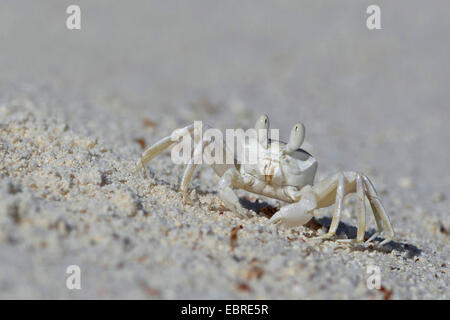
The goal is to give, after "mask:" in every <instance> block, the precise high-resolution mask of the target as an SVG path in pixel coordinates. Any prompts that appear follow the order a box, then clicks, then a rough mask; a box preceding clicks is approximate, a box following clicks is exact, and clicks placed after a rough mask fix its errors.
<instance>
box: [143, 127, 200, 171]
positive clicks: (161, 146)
mask: <svg viewBox="0 0 450 320" xmlns="http://www.w3.org/2000/svg"><path fill="white" fill-rule="evenodd" d="M193 131H194V124H191V125H189V126H186V127H184V128H181V129H178V130H176V131H174V133H175V135H174V134H172V135H170V136H167V137H165V138H162V139H161V140H159V141H157V142H155V143H154V144H153V145H152V146H150V147H149V148H148V149H147V150H145V151H144V152H143V153H142V155H141V159H140V160H139V161H138V163H137V164H136V171H138V170H139V169H143V170H144V174H145V176H146V177H147V176H148V172H147V167H146V164H147V163H148V162H150V161H151V160H152V159H153V158H154V157H156V156H157V155H159V154H160V153H161V152H163V151H164V150H166V149H168V148H169V147H170V146H171V145H173V144H175V143H177V142H179V141H180V139H181V138H182V137H183V135H184V134H186V133H189V134H191V133H192V132H193ZM174 138H175V139H174Z"/></svg>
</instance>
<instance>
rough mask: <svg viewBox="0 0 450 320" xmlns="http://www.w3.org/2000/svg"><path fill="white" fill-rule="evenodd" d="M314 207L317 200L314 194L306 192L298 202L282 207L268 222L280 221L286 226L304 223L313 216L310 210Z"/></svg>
mask: <svg viewBox="0 0 450 320" xmlns="http://www.w3.org/2000/svg"><path fill="white" fill-rule="evenodd" d="M316 207H317V201H316V197H315V196H314V194H312V193H306V194H304V195H303V196H302V198H301V200H300V201H299V202H295V203H292V204H289V205H287V206H284V207H282V208H281V209H280V210H279V211H278V212H277V213H275V214H274V215H273V216H272V218H270V220H269V223H273V224H275V223H281V224H283V225H285V226H286V227H296V226H301V225H304V224H305V223H307V222H308V221H309V220H311V218H312V217H313V215H312V210H314V209H315V208H316Z"/></svg>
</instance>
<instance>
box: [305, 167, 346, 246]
mask: <svg viewBox="0 0 450 320" xmlns="http://www.w3.org/2000/svg"><path fill="white" fill-rule="evenodd" d="M331 180H332V181H331V183H330V185H329V186H328V187H327V188H326V191H327V192H329V191H332V190H333V191H334V190H335V192H336V202H335V206H334V212H333V218H332V219H331V225H330V229H328V233H326V234H324V235H321V236H319V237H315V238H312V239H313V240H315V239H329V238H331V237H333V236H334V235H335V234H336V230H337V228H338V226H339V221H340V219H341V212H342V202H343V199H344V191H345V181H344V175H343V174H342V173H338V174H337V175H335V176H334V177H332V178H331ZM330 189H331V190H330ZM333 191H332V192H333ZM325 195H326V194H322V196H325ZM319 205H320V204H319Z"/></svg>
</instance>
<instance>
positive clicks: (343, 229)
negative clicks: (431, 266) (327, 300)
mask: <svg viewBox="0 0 450 320" xmlns="http://www.w3.org/2000/svg"><path fill="white" fill-rule="evenodd" d="M239 202H240V203H241V205H242V206H243V207H244V208H246V209H248V210H253V211H255V212H256V213H258V214H260V215H262V216H265V217H267V218H268V219H270V217H272V215H274V214H275V212H277V211H278V209H277V208H276V207H274V206H273V205H271V204H270V203H268V202H265V201H250V200H248V199H246V198H241V199H239ZM330 225H331V218H329V217H320V218H315V217H314V218H313V219H312V220H311V221H310V222H308V223H307V224H305V225H304V226H305V227H306V228H309V229H311V230H312V231H314V232H316V231H317V230H318V229H320V228H321V227H325V228H326V229H327V230H328V228H329V227H330ZM375 232H376V230H375V229H373V228H371V229H369V230H367V231H366V233H365V234H364V239H368V238H370V237H371V236H372V235H373V234H374V233H375ZM341 233H344V234H345V235H346V236H347V238H348V239H354V238H356V233H357V228H356V227H354V226H352V225H349V224H347V223H345V222H342V221H341V222H340V223H339V226H338V229H337V231H336V234H341ZM381 241H383V238H382V237H376V238H375V239H374V243H377V242H381ZM353 250H355V251H379V252H384V253H390V252H392V251H393V250H396V251H398V252H400V253H403V254H404V255H403V256H404V257H405V258H408V259H412V258H414V257H415V256H419V255H421V253H422V250H421V249H419V248H418V247H416V246H415V245H413V244H411V243H406V242H399V241H391V242H389V243H387V244H386V245H384V246H383V247H380V246H376V245H375V246H373V245H364V244H355V245H354V246H353Z"/></svg>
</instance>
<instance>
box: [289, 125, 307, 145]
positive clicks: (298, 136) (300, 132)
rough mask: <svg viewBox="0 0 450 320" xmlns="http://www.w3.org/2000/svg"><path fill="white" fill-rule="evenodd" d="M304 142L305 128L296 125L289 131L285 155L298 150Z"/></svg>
mask: <svg viewBox="0 0 450 320" xmlns="http://www.w3.org/2000/svg"><path fill="white" fill-rule="evenodd" d="M304 140H305V126H304V125H303V124H302V123H300V122H299V123H297V124H296V125H295V126H294V127H293V128H292V130H291V136H290V137H289V142H288V144H287V146H286V153H291V152H294V151H295V150H297V149H298V148H300V146H301V145H302V143H303V141H304Z"/></svg>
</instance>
